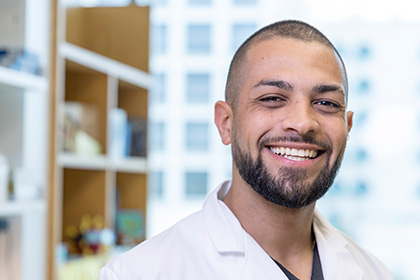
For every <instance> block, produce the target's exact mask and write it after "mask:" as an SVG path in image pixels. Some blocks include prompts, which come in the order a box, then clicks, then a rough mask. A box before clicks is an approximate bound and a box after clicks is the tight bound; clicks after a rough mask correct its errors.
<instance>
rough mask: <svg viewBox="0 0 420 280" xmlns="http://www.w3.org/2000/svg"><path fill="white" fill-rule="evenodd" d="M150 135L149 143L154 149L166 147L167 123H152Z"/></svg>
mask: <svg viewBox="0 0 420 280" xmlns="http://www.w3.org/2000/svg"><path fill="white" fill-rule="evenodd" d="M149 135H150V139H149V145H150V148H151V149H152V150H155V151H156V150H164V149H165V124H164V123H163V122H157V123H152V124H151V125H150V134H149Z"/></svg>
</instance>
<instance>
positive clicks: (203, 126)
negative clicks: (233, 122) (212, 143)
mask: <svg viewBox="0 0 420 280" xmlns="http://www.w3.org/2000/svg"><path fill="white" fill-rule="evenodd" d="M186 130H187V133H186V148H187V150H188V151H207V150H208V148H209V125H208V123H193V122H188V123H187V124H186Z"/></svg>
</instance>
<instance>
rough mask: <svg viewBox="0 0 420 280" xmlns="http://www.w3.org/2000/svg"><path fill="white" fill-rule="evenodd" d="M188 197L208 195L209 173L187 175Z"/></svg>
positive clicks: (186, 191)
mask: <svg viewBox="0 0 420 280" xmlns="http://www.w3.org/2000/svg"><path fill="white" fill-rule="evenodd" d="M185 179H186V180H185V181H186V189H185V193H186V195H187V196H200V197H202V196H205V195H206V194H207V173H206V172H187V173H186V178H185Z"/></svg>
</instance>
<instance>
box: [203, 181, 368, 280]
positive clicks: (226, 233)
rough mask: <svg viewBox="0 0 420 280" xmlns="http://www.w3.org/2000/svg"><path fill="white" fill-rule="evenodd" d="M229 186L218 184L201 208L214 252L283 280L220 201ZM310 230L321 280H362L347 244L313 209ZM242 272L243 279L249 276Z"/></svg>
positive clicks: (360, 271) (246, 268)
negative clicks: (235, 256)
mask: <svg viewBox="0 0 420 280" xmlns="http://www.w3.org/2000/svg"><path fill="white" fill-rule="evenodd" d="M230 186H231V181H226V182H224V183H222V184H221V185H220V186H219V187H218V188H216V189H215V190H214V191H213V192H212V193H210V194H209V196H208V197H207V199H206V201H205V202H204V205H203V211H202V214H203V215H204V217H203V218H204V221H205V225H206V228H207V231H208V233H209V236H210V239H211V240H212V242H213V245H214V246H215V248H216V250H217V251H218V252H219V253H221V254H225V253H234V254H238V255H242V256H243V257H245V259H244V261H245V263H247V265H245V266H244V269H245V270H249V271H250V272H251V271H253V269H256V270H257V271H265V272H266V273H267V275H276V276H277V277H279V278H277V279H287V278H285V275H284V274H283V273H281V272H280V269H278V267H277V265H275V263H274V262H273V261H272V260H271V259H270V256H268V254H267V253H266V252H265V251H264V250H263V249H262V248H261V247H260V246H259V244H258V243H257V242H256V241H255V240H254V239H253V238H252V237H251V236H250V235H249V234H248V233H247V232H246V231H245V230H244V229H243V228H242V226H241V224H240V223H239V221H238V219H237V218H236V217H235V215H234V214H233V213H232V212H231V211H230V209H229V208H228V207H227V205H226V204H224V202H223V201H222V200H223V199H224V197H225V196H226V194H227V193H228V191H229V189H230ZM313 227H314V233H315V237H316V240H317V246H318V251H319V256H320V261H321V266H322V270H323V274H324V279H326V280H327V279H338V278H337V276H339V277H340V278H339V279H351V280H357V279H362V277H363V272H362V270H361V268H360V267H359V265H358V264H357V263H356V261H355V259H354V258H353V256H352V254H351V253H350V251H349V250H348V249H347V246H348V245H349V243H348V241H347V240H346V239H345V238H344V237H343V235H342V233H341V232H339V231H338V230H337V229H336V228H334V227H333V226H332V225H331V224H330V223H329V222H328V221H327V220H326V219H325V218H324V217H323V216H322V215H321V214H320V213H319V212H318V211H317V210H315V214H314V221H313ZM249 251H252V254H251V255H250V254H249V253H247V252H249ZM243 272H244V274H243V275H244V276H246V275H249V276H250V275H252V273H250V274H248V273H245V271H243ZM268 272H270V273H268ZM244 279H247V277H245V278H244ZM249 279H252V278H249Z"/></svg>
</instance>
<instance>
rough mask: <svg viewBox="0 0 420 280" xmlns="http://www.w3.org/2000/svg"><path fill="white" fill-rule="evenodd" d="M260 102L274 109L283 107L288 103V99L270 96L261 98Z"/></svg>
mask: <svg viewBox="0 0 420 280" xmlns="http://www.w3.org/2000/svg"><path fill="white" fill-rule="evenodd" d="M258 101H259V102H260V103H262V104H263V105H264V106H267V107H272V108H274V107H280V106H282V105H283V104H284V103H285V102H286V99H285V98H284V97H281V96H278V95H268V96H263V97H261V98H259V99H258Z"/></svg>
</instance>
